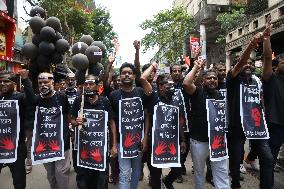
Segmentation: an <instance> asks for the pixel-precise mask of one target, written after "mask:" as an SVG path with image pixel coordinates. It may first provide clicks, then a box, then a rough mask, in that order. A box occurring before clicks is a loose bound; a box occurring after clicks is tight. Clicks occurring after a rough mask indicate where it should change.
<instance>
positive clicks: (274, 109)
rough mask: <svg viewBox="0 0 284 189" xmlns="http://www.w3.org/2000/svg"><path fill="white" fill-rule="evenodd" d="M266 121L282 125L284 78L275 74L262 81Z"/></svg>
mask: <svg viewBox="0 0 284 189" xmlns="http://www.w3.org/2000/svg"><path fill="white" fill-rule="evenodd" d="M263 97H264V104H265V114H266V121H267V122H271V123H274V124H279V125H283V126H284V80H283V79H281V78H280V77H278V76H277V75H276V74H272V75H271V77H270V78H269V79H268V80H267V81H266V82H263Z"/></svg>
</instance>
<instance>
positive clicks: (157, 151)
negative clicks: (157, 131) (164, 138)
mask: <svg viewBox="0 0 284 189" xmlns="http://www.w3.org/2000/svg"><path fill="white" fill-rule="evenodd" d="M166 148H167V145H166V143H165V142H159V143H158V146H157V147H156V149H155V154H156V155H161V154H163V153H165V152H166Z"/></svg>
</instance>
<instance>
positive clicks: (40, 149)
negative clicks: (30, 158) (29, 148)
mask: <svg viewBox="0 0 284 189" xmlns="http://www.w3.org/2000/svg"><path fill="white" fill-rule="evenodd" d="M45 145H46V144H45V142H43V141H39V142H38V145H37V147H36V149H35V151H36V153H41V152H43V151H45V150H46V149H45Z"/></svg>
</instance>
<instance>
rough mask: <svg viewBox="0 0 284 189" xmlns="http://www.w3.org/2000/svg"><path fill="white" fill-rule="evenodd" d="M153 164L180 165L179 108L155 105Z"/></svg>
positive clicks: (165, 166) (162, 166)
mask: <svg viewBox="0 0 284 189" xmlns="http://www.w3.org/2000/svg"><path fill="white" fill-rule="evenodd" d="M151 164H152V166H153V167H157V168H170V167H180V166H181V164H180V146H179V108H178V107H176V106H171V105H167V104H164V103H159V104H157V105H155V107H154V117H153V127H152V155H151Z"/></svg>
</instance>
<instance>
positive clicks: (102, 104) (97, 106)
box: [71, 96, 113, 120]
mask: <svg viewBox="0 0 284 189" xmlns="http://www.w3.org/2000/svg"><path fill="white" fill-rule="evenodd" d="M81 101H82V97H77V98H76V99H75V100H74V103H73V106H72V109H71V115H72V116H73V117H75V118H76V117H78V112H79V110H80V108H81ZM84 109H92V110H103V111H107V112H108V120H110V119H112V118H113V112H112V110H111V106H110V102H109V100H108V99H107V98H106V97H103V96H100V97H99V98H98V100H97V101H96V102H95V103H94V104H91V103H90V102H89V101H88V100H87V99H85V102H84Z"/></svg>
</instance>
